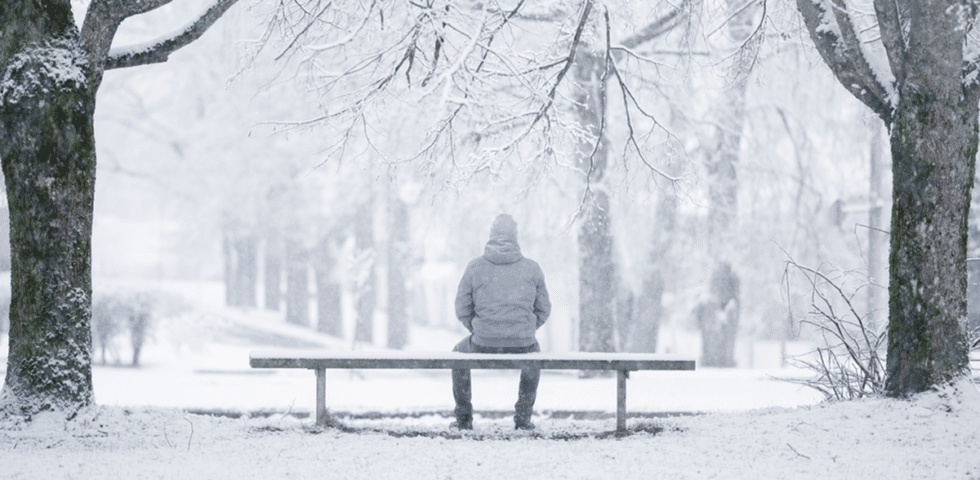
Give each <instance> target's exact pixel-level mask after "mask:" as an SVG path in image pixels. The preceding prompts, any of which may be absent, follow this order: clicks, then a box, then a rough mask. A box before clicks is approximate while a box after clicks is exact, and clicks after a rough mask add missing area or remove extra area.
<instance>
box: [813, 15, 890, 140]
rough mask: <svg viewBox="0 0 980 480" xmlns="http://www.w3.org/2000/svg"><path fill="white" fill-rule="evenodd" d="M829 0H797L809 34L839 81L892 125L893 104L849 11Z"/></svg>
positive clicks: (886, 122)
mask: <svg viewBox="0 0 980 480" xmlns="http://www.w3.org/2000/svg"><path fill="white" fill-rule="evenodd" d="M829 1H832V2H834V5H833V6H828V0H797V2H796V6H797V9H799V11H800V15H802V16H803V23H804V24H806V28H807V31H808V32H809V33H810V38H811V39H812V40H813V43H814V45H815V46H816V47H817V51H818V52H820V56H821V57H823V59H824V62H826V63H827V65H828V66H829V67H830V70H831V71H832V72H833V73H834V76H836V77H837V80H838V81H839V82H840V83H841V85H843V86H844V88H846V89H847V90H848V91H849V92H851V94H852V95H854V96H855V97H857V99H858V100H861V102H863V103H864V104H865V105H867V106H868V107H869V108H871V110H873V111H874V112H875V113H877V114H878V116H880V117H881V118H882V120H884V121H885V124H887V125H891V123H892V116H893V114H894V112H893V106H892V105H891V102H889V100H888V94H887V91H886V90H885V86H884V85H882V84H881V83H880V82H879V81H878V79H877V78H876V77H875V76H874V73H873V72H872V71H871V67H870V66H869V65H868V61H867V59H866V58H865V57H864V53H863V52H862V51H861V48H860V45H859V44H858V43H857V35H856V34H855V32H854V26H853V24H852V23H851V21H850V16H849V15H850V13H849V12H848V11H847V7H846V5H844V4H843V2H841V0H829ZM834 27H836V28H834Z"/></svg>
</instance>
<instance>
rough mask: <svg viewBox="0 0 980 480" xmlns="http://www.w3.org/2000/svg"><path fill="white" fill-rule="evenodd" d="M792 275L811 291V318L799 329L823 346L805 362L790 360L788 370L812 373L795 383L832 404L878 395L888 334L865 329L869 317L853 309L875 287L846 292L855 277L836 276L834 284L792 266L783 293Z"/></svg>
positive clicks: (874, 328) (817, 272)
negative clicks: (813, 333)
mask: <svg viewBox="0 0 980 480" xmlns="http://www.w3.org/2000/svg"><path fill="white" fill-rule="evenodd" d="M793 271H796V272H798V273H801V274H802V275H803V276H804V277H805V278H806V280H807V282H808V284H809V287H810V308H811V311H810V315H809V316H808V317H807V318H805V319H803V320H801V321H800V324H801V326H802V325H810V326H812V327H815V328H816V330H817V332H818V334H819V335H820V336H821V337H822V338H823V340H824V344H825V345H826V346H824V347H819V348H817V349H816V351H814V352H812V353H811V354H808V355H806V356H799V357H794V358H791V359H789V361H790V363H791V364H792V365H794V366H798V367H802V368H806V369H808V370H812V371H814V372H815V373H816V377H814V378H812V379H807V380H798V381H797V380H794V381H795V382H797V383H800V384H802V385H806V386H808V387H811V388H814V389H816V390H817V391H819V392H820V393H822V394H823V395H824V396H825V397H826V398H827V400H831V401H833V400H847V399H855V398H862V397H867V396H876V395H880V394H882V393H883V392H884V388H885V369H884V361H885V358H884V354H883V352H882V350H883V347H884V345H885V344H886V343H885V340H886V334H887V330H886V329H885V328H884V327H883V326H882V325H872V324H869V323H868V321H867V320H868V314H867V313H865V314H863V315H862V314H861V313H858V309H857V308H855V306H854V299H855V296H857V295H858V294H859V293H860V291H861V290H862V289H864V288H875V286H869V285H868V284H867V282H861V285H860V286H859V287H857V288H850V287H845V286H843V285H845V284H846V283H847V280H848V278H849V277H850V276H852V275H853V274H848V273H840V276H839V279H837V280H835V279H831V278H830V277H828V275H827V274H825V273H824V272H822V271H820V270H819V269H816V270H815V269H812V268H809V267H806V266H803V265H800V264H798V263H796V262H793V261H790V262H788V263H787V267H786V271H785V273H784V278H785V282H786V287H787V290H788V289H789V282H790V277H791V276H792V273H793ZM790 311H792V309H790ZM814 357H815V358H814Z"/></svg>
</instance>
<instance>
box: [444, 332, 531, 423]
mask: <svg viewBox="0 0 980 480" xmlns="http://www.w3.org/2000/svg"><path fill="white" fill-rule="evenodd" d="M453 351H454V352H462V353H531V352H540V351H541V347H540V346H539V345H538V342H534V345H529V346H527V347H484V346H482V345H477V344H475V343H473V340H472V337H466V338H464V339H463V340H462V341H461V342H459V343H457V344H456V346H455V347H453ZM539 380H541V370H540V369H537V368H535V369H522V370H521V383H520V386H519V389H518V393H517V403H516V404H514V412H515V413H514V423H515V424H517V425H526V424H527V423H529V422H530V421H531V411H532V410H533V409H534V400H535V399H537V397H538V381H539ZM453 397H455V398H456V412H455V413H456V420H457V421H459V422H460V423H469V422H472V421H473V402H472V401H473V382H472V380H471V377H470V371H469V370H453Z"/></svg>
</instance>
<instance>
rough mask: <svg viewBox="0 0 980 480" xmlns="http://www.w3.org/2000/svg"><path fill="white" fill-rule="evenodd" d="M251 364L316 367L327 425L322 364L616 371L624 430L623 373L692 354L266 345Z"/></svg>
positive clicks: (682, 366)
mask: <svg viewBox="0 0 980 480" xmlns="http://www.w3.org/2000/svg"><path fill="white" fill-rule="evenodd" d="M249 364H250V365H251V367H252V368H307V369H311V370H314V371H316V423H317V425H326V423H327V407H326V389H327V387H326V369H328V368H332V369H337V368H347V369H355V368H356V369H368V368H370V369H471V370H472V369H523V368H538V369H541V370H605V371H616V372H617V380H616V399H617V403H616V429H617V430H618V431H620V432H625V431H626V379H627V378H629V372H631V371H637V370H694V360H692V359H689V358H686V357H678V356H674V355H660V354H625V353H580V352H576V353H523V354H480V353H457V352H405V351H397V352H392V351H380V352H365V351H356V352H348V351H332V350H276V351H272V350H268V351H254V352H251V354H250V359H249Z"/></svg>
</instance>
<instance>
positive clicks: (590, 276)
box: [572, 46, 617, 352]
mask: <svg viewBox="0 0 980 480" xmlns="http://www.w3.org/2000/svg"><path fill="white" fill-rule="evenodd" d="M580 48H582V51H581V55H579V57H578V58H577V59H576V64H575V65H574V66H573V72H574V79H575V84H576V85H575V91H574V92H573V95H572V98H573V99H574V102H573V111H574V113H575V116H576V118H577V120H578V124H579V126H580V127H581V129H582V130H583V131H585V132H588V133H589V134H590V136H589V137H584V138H581V139H580V140H579V143H578V146H577V147H578V154H577V155H578V158H577V162H578V167H579V170H581V171H582V173H583V176H584V177H585V182H586V185H585V188H586V191H585V195H584V198H583V202H582V203H583V211H582V212H581V218H582V223H581V226H580V227H579V233H578V248H579V350H580V351H583V352H612V351H615V350H616V346H615V338H614V337H615V333H614V332H615V328H616V324H615V312H616V297H617V295H616V293H615V292H616V282H615V280H616V278H617V277H616V264H615V261H614V260H613V237H612V229H611V220H610V210H609V207H610V205H609V195H608V194H607V193H606V191H605V186H604V182H603V176H604V174H605V169H606V166H607V163H608V150H609V149H608V141H607V139H606V136H605V131H604V126H605V115H606V98H605V88H606V85H605V82H604V81H603V80H604V78H603V72H604V70H605V63H604V62H605V57H604V56H603V55H602V54H600V53H599V52H596V51H593V50H591V49H590V48H589V47H587V46H583V47H580Z"/></svg>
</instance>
